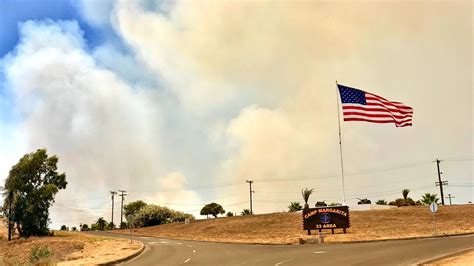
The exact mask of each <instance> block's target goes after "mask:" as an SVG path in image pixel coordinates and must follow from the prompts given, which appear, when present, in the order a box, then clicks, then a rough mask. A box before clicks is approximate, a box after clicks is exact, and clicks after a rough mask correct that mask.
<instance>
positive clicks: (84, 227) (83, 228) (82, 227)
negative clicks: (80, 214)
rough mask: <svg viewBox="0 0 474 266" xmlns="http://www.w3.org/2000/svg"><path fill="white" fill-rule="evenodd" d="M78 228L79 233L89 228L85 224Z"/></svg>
mask: <svg viewBox="0 0 474 266" xmlns="http://www.w3.org/2000/svg"><path fill="white" fill-rule="evenodd" d="M79 228H80V230H81V231H89V226H88V225H87V224H81V226H80V227H79Z"/></svg>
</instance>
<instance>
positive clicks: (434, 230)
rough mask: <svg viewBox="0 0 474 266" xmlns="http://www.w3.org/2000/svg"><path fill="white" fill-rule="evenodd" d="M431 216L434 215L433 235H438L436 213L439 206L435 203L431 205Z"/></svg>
mask: <svg viewBox="0 0 474 266" xmlns="http://www.w3.org/2000/svg"><path fill="white" fill-rule="evenodd" d="M430 210H431V214H432V215H433V234H434V235H436V222H435V213H436V212H437V211H438V205H437V204H436V203H435V202H433V203H431V204H430Z"/></svg>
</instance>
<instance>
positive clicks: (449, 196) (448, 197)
mask: <svg viewBox="0 0 474 266" xmlns="http://www.w3.org/2000/svg"><path fill="white" fill-rule="evenodd" d="M446 198H447V199H449V205H453V204H452V203H451V199H454V198H456V197H454V196H451V194H449V193H448V196H447V197H446Z"/></svg>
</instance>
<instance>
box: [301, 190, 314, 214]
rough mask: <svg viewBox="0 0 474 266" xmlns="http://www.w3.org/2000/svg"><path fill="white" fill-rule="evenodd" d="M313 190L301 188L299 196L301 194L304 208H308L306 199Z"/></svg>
mask: <svg viewBox="0 0 474 266" xmlns="http://www.w3.org/2000/svg"><path fill="white" fill-rule="evenodd" d="M313 191H314V189H308V188H305V189H304V190H303V189H302V190H301V196H303V200H304V208H305V209H308V208H309V205H308V200H309V196H311V194H313Z"/></svg>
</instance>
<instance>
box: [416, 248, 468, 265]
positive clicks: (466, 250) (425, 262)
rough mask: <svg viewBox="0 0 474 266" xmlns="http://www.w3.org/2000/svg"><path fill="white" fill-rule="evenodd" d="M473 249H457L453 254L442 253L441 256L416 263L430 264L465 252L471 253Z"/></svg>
mask: <svg viewBox="0 0 474 266" xmlns="http://www.w3.org/2000/svg"><path fill="white" fill-rule="evenodd" d="M473 250H474V248H467V249H463V250H461V251H457V252H454V253H451V254H448V255H441V256H438V257H435V258H433V259H430V260H427V261H423V262H419V263H417V264H416V265H430V264H433V263H436V262H438V261H441V260H444V259H448V258H452V257H457V256H460V255H463V254H465V253H469V252H471V251H473Z"/></svg>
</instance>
